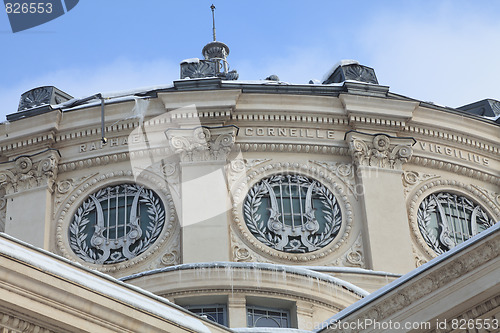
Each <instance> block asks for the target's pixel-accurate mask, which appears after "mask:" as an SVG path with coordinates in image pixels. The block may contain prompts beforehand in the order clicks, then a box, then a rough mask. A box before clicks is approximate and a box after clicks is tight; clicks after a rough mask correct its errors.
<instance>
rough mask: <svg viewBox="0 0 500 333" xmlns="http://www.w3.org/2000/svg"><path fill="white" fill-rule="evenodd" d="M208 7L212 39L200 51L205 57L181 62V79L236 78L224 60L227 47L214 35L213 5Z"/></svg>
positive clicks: (235, 74) (235, 73) (234, 72)
mask: <svg viewBox="0 0 500 333" xmlns="http://www.w3.org/2000/svg"><path fill="white" fill-rule="evenodd" d="M210 9H212V30H213V41H212V42H210V43H208V44H207V45H205V46H204V47H203V50H202V51H201V53H202V54H203V56H204V57H205V59H202V60H200V59H198V58H192V59H186V60H183V61H182V62H181V79H197V78H206V77H220V78H222V79H224V80H237V79H238V73H237V72H236V71H235V70H232V71H230V70H229V64H228V62H227V60H226V58H227V56H228V55H229V47H228V46H227V45H226V44H224V43H222V42H218V41H217V39H216V36H215V6H214V5H212V6H210Z"/></svg>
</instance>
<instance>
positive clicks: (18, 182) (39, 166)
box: [0, 149, 61, 194]
mask: <svg viewBox="0 0 500 333" xmlns="http://www.w3.org/2000/svg"><path fill="white" fill-rule="evenodd" d="M60 157H61V155H60V154H59V152H58V151H57V150H54V149H49V150H46V151H44V152H43V153H39V154H36V155H31V156H20V157H18V158H16V159H15V160H13V161H12V162H10V163H6V164H3V165H2V166H1V168H0V186H2V187H4V188H5V191H6V194H13V193H17V192H21V191H25V190H30V189H33V188H37V187H43V186H46V187H47V188H48V189H49V190H50V191H53V189H54V182H55V180H56V178H57V172H58V168H57V165H58V162H59V159H60Z"/></svg>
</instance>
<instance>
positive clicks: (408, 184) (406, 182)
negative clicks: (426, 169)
mask: <svg viewBox="0 0 500 333" xmlns="http://www.w3.org/2000/svg"><path fill="white" fill-rule="evenodd" d="M402 177H403V178H402V179H403V186H404V193H405V196H406V195H408V193H409V192H410V191H411V190H412V189H413V188H414V187H415V186H417V185H418V184H421V183H423V182H425V181H427V180H430V179H435V178H439V177H440V176H438V175H432V174H428V173H421V172H417V171H405V172H403V175H402Z"/></svg>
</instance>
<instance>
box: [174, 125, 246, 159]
mask: <svg viewBox="0 0 500 333" xmlns="http://www.w3.org/2000/svg"><path fill="white" fill-rule="evenodd" d="M237 134H238V127H236V126H233V125H231V126H222V127H207V126H200V127H196V128H191V129H168V130H167V131H166V132H165V135H166V136H167V139H168V143H169V145H170V147H171V149H172V150H173V151H174V152H175V153H177V154H179V156H180V161H181V162H204V161H226V159H227V156H228V155H229V153H230V152H231V149H232V147H233V145H234V142H235V139H236V135H237Z"/></svg>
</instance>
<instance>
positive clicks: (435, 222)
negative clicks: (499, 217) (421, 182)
mask: <svg viewBox="0 0 500 333" xmlns="http://www.w3.org/2000/svg"><path fill="white" fill-rule="evenodd" d="M417 221H418V226H419V229H420V232H421V233H422V237H423V238H424V239H425V241H426V243H427V244H428V245H429V246H430V247H431V248H432V249H433V250H434V251H435V252H436V253H438V254H441V253H443V252H445V251H448V250H450V249H452V248H454V247H455V246H456V245H458V244H460V243H462V242H464V241H466V240H468V239H469V238H471V237H472V236H474V235H476V234H478V233H479V232H481V231H483V230H485V229H487V228H489V227H491V226H492V225H493V224H494V222H493V219H492V218H491V217H489V216H488V214H487V213H486V212H485V211H484V210H483V208H482V207H481V206H480V205H478V204H477V203H475V202H474V201H472V200H471V199H469V198H467V197H465V196H462V195H457V194H454V193H450V192H438V193H433V194H431V195H429V196H427V197H426V198H425V199H424V200H423V201H422V203H421V204H420V207H419V209H418V212H417Z"/></svg>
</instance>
